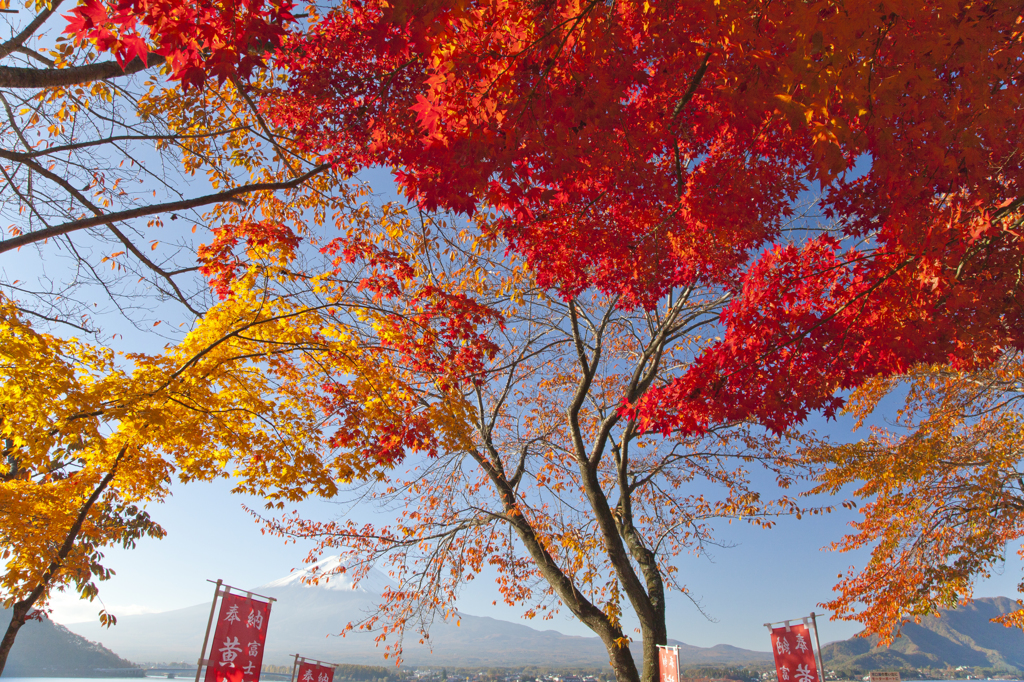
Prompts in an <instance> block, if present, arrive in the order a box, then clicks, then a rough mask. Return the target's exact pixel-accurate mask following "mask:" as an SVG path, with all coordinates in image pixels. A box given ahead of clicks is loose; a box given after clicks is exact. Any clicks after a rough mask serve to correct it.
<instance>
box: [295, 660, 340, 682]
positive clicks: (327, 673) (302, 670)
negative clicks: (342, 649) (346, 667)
mask: <svg viewBox="0 0 1024 682" xmlns="http://www.w3.org/2000/svg"><path fill="white" fill-rule="evenodd" d="M295 679H296V680H297V682H334V667H333V666H327V665H319V664H317V663H311V662H309V661H303V662H302V663H300V664H299V673H298V675H297V676H296V678H295Z"/></svg>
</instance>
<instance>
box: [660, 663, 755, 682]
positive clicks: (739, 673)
mask: <svg viewBox="0 0 1024 682" xmlns="http://www.w3.org/2000/svg"><path fill="white" fill-rule="evenodd" d="M769 667H772V666H771V664H765V666H763V667H762V668H760V669H759V668H737V667H732V666H730V667H714V666H704V665H702V666H695V667H693V668H683V669H682V670H680V671H679V676H680V677H682V678H683V679H694V678H700V677H704V678H711V679H718V680H743V681H744V682H746V680H756V679H760V677H761V672H762V671H763V670H765V669H768V668H769Z"/></svg>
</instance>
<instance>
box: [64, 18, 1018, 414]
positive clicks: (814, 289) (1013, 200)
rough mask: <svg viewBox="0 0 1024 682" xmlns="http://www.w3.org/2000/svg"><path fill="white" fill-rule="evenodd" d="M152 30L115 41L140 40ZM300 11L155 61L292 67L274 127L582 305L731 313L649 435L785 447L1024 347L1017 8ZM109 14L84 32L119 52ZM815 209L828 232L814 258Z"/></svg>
mask: <svg viewBox="0 0 1024 682" xmlns="http://www.w3.org/2000/svg"><path fill="white" fill-rule="evenodd" d="M83 7H90V8H91V7H93V5H90V4H86V5H83ZM156 7H157V3H141V2H140V3H127V2H124V3H120V4H118V5H116V6H112V12H113V13H112V14H109V15H108V17H107V20H108V21H109V22H110V23H113V24H114V25H116V26H118V27H123V29H122V28H118V30H127V31H129V32H131V31H134V30H135V26H136V25H137V24H138V23H139V22H141V23H142V24H144V25H146V26H150V25H151V24H150V23H146V22H147V21H150V19H148V18H151V17H153V16H155V15H154V14H153V11H155V9H154V8H156ZM207 11H208V12H213V14H214V15H216V18H215V19H212V20H210V21H205V20H204V22H205V23H203V29H204V30H209V31H220V33H219V34H218V35H219V36H222V37H223V42H224V44H225V45H229V44H230V45H231V47H225V48H223V49H221V50H220V51H218V50H219V49H220V48H217V47H216V46H215V45H219V43H217V39H214V38H212V37H209V36H207V34H202V35H203V36H204V37H203V38H202V40H201V41H200V44H203V45H210V46H213V47H211V48H210V49H211V50H212V52H211V53H210V54H211V56H210V57H209V58H206V57H202V56H201V55H200V56H197V55H199V52H201V51H202V50H200V51H199V52H197V51H196V49H195V47H194V43H192V42H188V41H186V40H184V39H183V38H185V37H191V36H195V35H200V34H199V33H197V32H196V31H198V30H199V29H198V28H197V26H198V24H196V23H195V22H196V21H197V17H199V16H200V14H199V13H200V12H207ZM288 11H289V7H288V6H286V5H284V4H272V5H267V6H264V4H263V3H260V4H257V5H253V7H252V8H250V9H249V10H248V11H245V12H243V11H241V10H237V9H236V8H234V6H233V5H232V6H231V7H229V8H225V7H222V6H220V5H218V6H217V7H216V8H215V7H214V6H213V5H205V4H202V3H201V4H200V5H198V6H196V7H195V8H194V9H190V10H188V12H187V16H184V15H183V16H181V17H178V18H175V17H176V15H173V14H172V15H168V16H169V17H170V18H168V19H166V20H163V21H162V22H161V23H159V24H156V23H152V22H151V23H152V27H151V29H150V30H151V31H154V33H153V34H152V37H151V39H152V40H153V41H154V49H155V51H157V52H159V53H161V54H165V55H166V56H168V58H169V59H170V60H171V62H172V65H174V66H173V68H174V73H175V75H176V77H179V78H182V79H184V80H186V82H198V81H199V80H201V78H202V75H203V74H202V73H200V71H201V70H203V69H205V73H208V74H210V75H217V76H219V77H223V75H224V74H225V73H228V72H230V71H231V69H232V68H236V67H234V66H228V65H227V64H228V63H229V62H231V60H235V62H234V63H236V64H237V68H238V69H239V70H240V72H243V73H244V71H245V70H246V68H247V64H249V63H251V60H252V59H254V57H252V56H251V51H250V50H248V47H246V46H248V45H251V44H252V43H253V41H254V40H255V41H256V42H257V43H259V44H261V45H267V46H271V47H276V46H279V47H277V49H276V51H275V52H274V54H273V65H274V66H275V67H276V68H278V69H281V70H282V71H283V72H286V73H287V74H288V77H289V84H288V88H287V90H286V91H283V92H277V93H265V96H266V99H265V103H264V108H265V111H266V112H267V113H268V114H269V115H272V116H273V117H274V118H275V119H276V120H277V122H278V123H279V124H286V125H288V126H289V127H291V128H292V129H293V130H294V131H295V135H296V138H297V139H298V140H300V141H301V144H302V145H303V146H304V147H305V148H306V149H307V150H314V151H316V152H317V153H319V154H320V155H321V156H322V157H323V159H325V160H327V161H330V162H332V163H333V164H336V165H340V166H343V167H347V168H352V169H355V168H358V167H366V166H372V165H381V166H386V167H392V168H394V169H395V177H396V179H397V180H398V182H399V184H400V185H401V187H402V189H403V191H405V192H406V193H407V194H408V196H409V197H411V198H414V199H415V200H416V201H417V202H419V204H420V205H421V206H422V207H424V208H427V209H431V208H438V207H441V208H446V209H454V210H458V211H464V212H469V211H473V210H476V209H481V208H482V209H485V210H488V211H492V212H493V213H494V215H495V220H494V221H492V222H491V223H489V224H491V225H493V229H494V230H495V231H496V232H497V233H499V234H500V235H501V236H503V237H504V238H505V239H506V240H507V243H508V244H509V245H510V248H512V249H514V250H516V251H517V252H519V253H521V254H523V255H524V256H525V257H526V259H527V261H528V262H529V263H530V264H531V266H532V268H533V269H534V270H535V272H536V273H537V277H538V279H539V282H540V283H541V284H542V285H546V286H551V287H557V288H558V289H559V290H560V291H561V292H562V294H563V295H564V296H566V297H571V296H572V295H574V294H576V293H578V292H580V291H582V290H583V289H585V288H587V287H589V286H596V287H597V288H599V289H601V290H603V291H605V292H609V293H615V294H621V295H622V297H623V298H622V305H625V306H640V307H644V308H652V307H653V306H654V305H655V302H656V301H657V300H659V299H660V298H661V297H663V296H665V295H666V294H667V293H668V292H670V291H672V290H673V289H674V288H679V287H686V286H687V285H689V284H693V283H695V282H701V283H712V284H716V285H718V286H720V287H722V288H723V289H725V290H726V291H728V292H730V294H731V295H732V297H733V301H732V303H731V304H730V306H729V307H728V309H727V310H726V312H725V314H724V315H723V317H722V320H721V322H722V327H723V334H722V341H721V342H720V343H719V344H718V345H716V346H714V347H712V348H710V349H709V350H708V351H707V353H706V354H705V355H704V356H703V357H702V358H701V359H700V361H699V362H698V363H696V365H695V366H694V368H693V369H692V370H691V371H690V372H689V373H688V374H687V375H685V376H682V377H679V378H678V379H676V380H675V381H674V382H672V383H671V384H670V385H669V386H667V387H666V388H665V389H664V390H662V391H661V392H660V393H658V394H656V395H653V396H650V397H649V398H648V399H646V401H645V403H644V404H642V405H637V406H632V408H633V409H637V410H640V414H642V415H643V419H644V423H645V424H646V425H647V426H648V428H653V429H660V430H663V431H669V430H674V429H683V430H687V431H700V430H702V429H704V428H706V426H707V425H708V423H710V422H713V421H715V420H718V419H721V418H728V417H735V416H741V415H755V416H757V418H758V419H760V420H761V421H762V422H764V423H765V424H767V425H769V426H771V427H772V428H774V429H783V428H785V427H786V426H787V425H789V424H792V423H794V422H798V421H799V420H800V419H802V418H803V416H804V415H806V413H807V411H808V410H812V409H824V410H825V411H826V412H831V411H832V410H834V409H835V408H836V406H837V401H836V400H835V399H834V398H833V396H834V395H835V393H836V391H837V390H840V389H844V388H849V387H852V386H856V385H857V384H859V383H860V382H862V381H863V380H865V379H866V378H868V377H870V376H874V375H880V374H881V375H885V374H890V373H893V372H900V371H903V370H905V369H906V368H907V367H908V366H909V365H910V364H911V363H913V362H915V361H952V362H953V363H954V364H956V365H958V366H971V365H974V364H984V363H985V362H988V361H990V360H991V359H992V358H993V357H994V355H995V354H996V352H997V351H998V350H999V349H1000V348H1005V347H1017V348H1019V347H1021V346H1022V344H1024V337H1022V333H1021V330H1022V329H1024V325H1022V322H1024V320H1021V317H1020V306H1019V305H1018V304H1017V303H1016V301H1017V297H1018V295H1019V294H1020V285H1019V283H1018V281H1019V279H1020V277H1019V263H1020V262H1021V260H1022V256H1024V252H1022V248H1021V240H1020V237H1019V230H1018V227H1019V225H1018V223H1019V216H1020V210H1019V209H1020V204H1021V199H1020V195H1021V194H1020V193H1021V188H1020V184H1021V181H1022V179H1024V174H1022V173H1024V170H1022V167H1021V164H1020V154H1019V149H1018V140H1019V139H1021V122H1022V116H1021V113H1022V106H1021V105H1022V102H1021V95H1022V83H1021V69H1020V65H1021V60H1022V49H1024V47H1022V41H1021V33H1020V28H1019V27H1020V12H1019V11H1018V8H1016V7H1015V6H1012V5H1007V4H993V3H963V2H959V1H957V2H953V1H952V0H944V1H940V2H932V3H920V2H913V1H912V0H886V1H885V2H882V3H879V2H877V0H870V1H869V0H857V1H855V2H844V3H836V2H832V1H831V0H814V1H812V2H806V3H798V4H794V3H759V2H751V1H749V0H723V1H720V2H713V1H712V0H676V1H674V2H668V1H666V2H654V3H651V2H647V3H603V2H597V1H596V0H594V1H589V2H579V1H578V0H547V1H545V2H533V1H530V2H524V1H522V0H515V1H513V0H477V1H475V2H468V1H466V0H431V1H428V2H422V1H420V0H394V1H390V2H383V1H382V0H365V1H364V0H349V1H348V2H343V3H340V4H339V5H336V6H334V7H331V8H329V9H326V10H325V11H324V13H323V15H322V16H321V15H319V14H314V15H313V20H312V21H311V23H310V25H309V26H308V28H305V29H303V30H301V31H300V30H298V29H296V30H294V31H293V32H291V33H289V34H288V35H286V36H282V33H281V27H282V25H283V23H284V22H285V21H287V19H288ZM92 12H93V10H89V12H86V10H84V9H83V10H81V12H79V14H78V15H77V16H79V17H80V22H79V24H76V25H75V26H73V27H72V29H71V30H73V31H75V32H76V33H77V34H78V35H79V36H83V37H97V36H98V37H100V38H104V36H105V34H103V33H102V32H101V33H95V32H96V31H99V30H101V29H97V28H95V27H96V26H99V25H100V23H101V22H102V21H103V20H102V17H100V18H95V17H94V14H93V13H92ZM96 16H98V15H96ZM202 16H206V15H202ZM89 17H93V18H89ZM89 22H91V23H89ZM240 22H241V23H240ZM246 22H248V23H246ZM252 22H255V23H252ZM172 24H173V25H174V26H180V27H182V28H181V29H180V33H178V32H176V31H178V30H179V29H172V28H169V27H170V26H171V25H172ZM104 25H106V24H104ZM154 27H155V28H154ZM103 30H106V29H103ZM240 30H244V31H246V33H245V34H244V35H245V38H244V39H240V38H239V36H240V35H243V34H240V33H239V31H240ZM89 31H93V33H90V32H89ZM211 35H212V34H211ZM254 36H256V37H254ZM175 40H178V43H177V44H175ZM122 42H123V41H122ZM104 46H105V47H107V49H111V50H115V51H117V52H118V54H119V55H121V54H123V55H125V56H127V54H128V52H125V50H131V49H135V48H133V47H131V46H130V45H128V46H127V47H125V44H121V43H117V44H114V43H110V44H109V45H108V44H104ZM232 50H233V51H232ZM247 60H249V61H247ZM197 69H198V70H200V71H197ZM858 164H860V166H858ZM866 166H870V167H869V168H868V169H867V170H866V171H865V172H860V171H859V170H858V169H859V168H863V167H866ZM814 187H818V188H820V191H821V200H820V208H821V210H822V212H823V214H824V216H825V217H827V218H828V219H829V220H830V221H831V229H830V231H829V233H828V234H827V235H824V236H819V237H817V238H814V239H811V240H810V241H808V242H806V243H804V244H802V245H793V244H792V242H793V241H798V239H797V240H795V239H794V238H793V237H792V236H790V234H788V233H787V232H785V231H784V229H783V228H784V226H785V225H786V221H787V219H788V218H789V216H790V213H791V210H792V205H793V203H794V201H795V200H796V199H797V197H798V196H799V195H801V193H802V192H806V191H808V190H809V189H811V188H814ZM794 377H799V378H800V380H799V381H793V378H794Z"/></svg>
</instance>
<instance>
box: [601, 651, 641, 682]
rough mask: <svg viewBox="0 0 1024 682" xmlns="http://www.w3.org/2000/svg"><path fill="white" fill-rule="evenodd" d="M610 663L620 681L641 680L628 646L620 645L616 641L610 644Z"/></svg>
mask: <svg viewBox="0 0 1024 682" xmlns="http://www.w3.org/2000/svg"><path fill="white" fill-rule="evenodd" d="M606 646H608V645H607V643H606ZM608 663H609V664H611V666H612V672H614V673H615V679H616V680H617V681H618V682H640V674H639V672H638V671H637V669H636V662H635V661H634V660H633V654H632V652H631V651H630V650H629V647H628V646H619V645H618V644H616V643H614V642H613V643H612V644H611V645H610V646H608Z"/></svg>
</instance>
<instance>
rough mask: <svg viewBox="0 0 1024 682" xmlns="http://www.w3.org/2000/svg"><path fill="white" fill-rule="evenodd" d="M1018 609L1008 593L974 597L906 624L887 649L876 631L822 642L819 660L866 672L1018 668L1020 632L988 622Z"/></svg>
mask: <svg viewBox="0 0 1024 682" xmlns="http://www.w3.org/2000/svg"><path fill="white" fill-rule="evenodd" d="M1020 608H1021V607H1020V606H1019V605H1018V604H1017V602H1015V601H1014V600H1012V599H1008V598H1006V597H995V598H981V599H976V600H974V602H972V603H971V604H968V605H966V606H961V607H960V608H957V609H942V610H941V611H940V613H941V617H938V618H937V617H935V616H929V617H927V618H922V619H921V623H920V624H918V623H908V624H906V625H904V626H903V630H902V636H900V637H899V638H898V639H896V641H894V642H893V643H892V646H890V647H889V648H888V649H884V648H883V649H879V648H878V647H877V644H878V637H877V636H872V637H868V638H863V637H853V638H851V639H848V640H846V641H844V642H833V643H831V644H828V645H826V646H824V647H822V650H821V657H822V661H823V662H824V663H825V666H826V667H827V668H833V669H838V668H845V669H849V670H855V669H856V670H864V671H868V670H879V669H885V668H890V669H891V668H945V667H947V666H952V667H956V666H961V665H963V666H971V667H981V668H995V669H997V670H1005V671H1007V672H1016V673H1022V672H1024V632H1022V631H1021V630H1019V629H1017V628H1007V627H1003V626H1002V625H1000V624H998V623H992V622H991V620H992V619H993V618H995V617H997V616H1001V615H1003V614H1005V613H1012V612H1013V611H1016V610H1018V609H1020Z"/></svg>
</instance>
